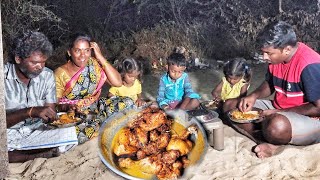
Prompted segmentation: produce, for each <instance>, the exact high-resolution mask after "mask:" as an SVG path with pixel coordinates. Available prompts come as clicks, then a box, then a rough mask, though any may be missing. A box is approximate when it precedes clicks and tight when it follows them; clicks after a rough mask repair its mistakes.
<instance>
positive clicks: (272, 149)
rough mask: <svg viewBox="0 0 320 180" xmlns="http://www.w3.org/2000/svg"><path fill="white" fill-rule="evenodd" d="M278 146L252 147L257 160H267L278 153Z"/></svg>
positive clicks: (263, 144) (261, 145) (263, 145)
mask: <svg viewBox="0 0 320 180" xmlns="http://www.w3.org/2000/svg"><path fill="white" fill-rule="evenodd" d="M279 147H280V146H277V145H273V144H268V143H262V144H259V145H257V146H256V147H254V149H253V152H254V153H256V155H257V156H258V158H261V159H263V158H267V157H271V156H273V155H274V154H275V153H277V152H279V151H278V149H279Z"/></svg>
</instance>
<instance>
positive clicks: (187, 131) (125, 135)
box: [113, 107, 198, 179]
mask: <svg viewBox="0 0 320 180" xmlns="http://www.w3.org/2000/svg"><path fill="white" fill-rule="evenodd" d="M197 132H198V129H197V126H195V125H191V126H189V127H188V128H183V130H182V132H181V133H179V134H177V133H175V132H174V131H172V120H171V119H169V118H168V117H167V116H166V114H165V112H164V111H162V110H160V109H152V108H150V107H148V108H146V109H144V110H143V111H141V112H140V113H139V114H138V115H137V116H136V117H135V118H134V119H133V120H132V121H130V122H129V123H128V124H127V125H126V126H125V127H123V128H122V129H121V130H120V131H119V132H118V133H117V135H116V136H115V138H114V140H113V153H114V154H115V156H116V158H115V161H116V163H117V164H118V165H119V167H120V168H122V169H123V170H124V171H126V172H128V171H129V172H130V170H131V171H134V170H137V171H140V172H141V171H142V172H143V173H148V174H155V175H156V176H157V178H158V179H177V178H178V177H179V176H181V174H182V172H183V169H184V168H186V167H187V166H188V165H189V163H190V160H189V159H188V153H189V152H190V151H191V150H192V148H193V146H194V143H193V142H192V141H191V140H190V139H189V137H190V135H191V134H195V135H197ZM128 169H130V170H128Z"/></svg>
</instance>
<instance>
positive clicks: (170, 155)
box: [161, 150, 180, 164]
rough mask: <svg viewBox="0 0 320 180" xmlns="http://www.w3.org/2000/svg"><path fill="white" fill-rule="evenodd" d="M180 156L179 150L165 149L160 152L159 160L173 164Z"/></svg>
mask: <svg viewBox="0 0 320 180" xmlns="http://www.w3.org/2000/svg"><path fill="white" fill-rule="evenodd" d="M179 157H180V152H179V151H177V150H170V151H165V152H163V153H162V158H161V160H162V161H163V162H164V163H165V164H173V163H174V162H175V161H176V160H177V159H178V158H179Z"/></svg>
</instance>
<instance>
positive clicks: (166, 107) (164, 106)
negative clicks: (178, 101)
mask: <svg viewBox="0 0 320 180" xmlns="http://www.w3.org/2000/svg"><path fill="white" fill-rule="evenodd" d="M161 109H163V110H166V109H170V107H169V106H168V105H163V106H161Z"/></svg>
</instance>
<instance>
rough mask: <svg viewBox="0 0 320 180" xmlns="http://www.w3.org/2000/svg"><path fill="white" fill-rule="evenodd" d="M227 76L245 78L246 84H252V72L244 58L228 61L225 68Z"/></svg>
mask: <svg viewBox="0 0 320 180" xmlns="http://www.w3.org/2000/svg"><path fill="white" fill-rule="evenodd" d="M223 73H224V75H225V76H236V77H243V79H244V80H245V81H246V82H250V80H251V75H252V71H251V68H250V66H249V65H248V64H247V63H246V60H245V59H243V58H234V59H231V60H230V61H228V62H227V63H226V64H225V65H224V67H223Z"/></svg>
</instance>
